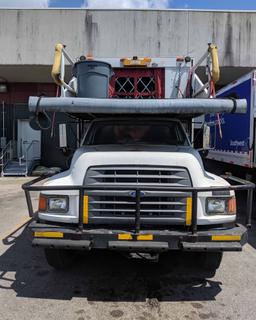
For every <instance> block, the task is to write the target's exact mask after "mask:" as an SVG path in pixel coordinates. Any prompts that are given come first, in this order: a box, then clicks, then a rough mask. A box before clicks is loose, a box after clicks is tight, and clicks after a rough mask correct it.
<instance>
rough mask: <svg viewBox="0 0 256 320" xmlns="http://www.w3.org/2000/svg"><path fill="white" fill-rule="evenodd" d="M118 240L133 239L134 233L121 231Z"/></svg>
mask: <svg viewBox="0 0 256 320" xmlns="http://www.w3.org/2000/svg"><path fill="white" fill-rule="evenodd" d="M118 240H132V235H131V234H130V233H119V234H118Z"/></svg>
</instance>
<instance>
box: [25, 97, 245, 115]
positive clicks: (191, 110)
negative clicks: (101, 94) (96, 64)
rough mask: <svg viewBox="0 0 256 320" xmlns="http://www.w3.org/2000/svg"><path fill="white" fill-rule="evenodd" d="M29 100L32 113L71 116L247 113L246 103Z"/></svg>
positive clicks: (211, 101) (215, 101) (229, 101)
mask: <svg viewBox="0 0 256 320" xmlns="http://www.w3.org/2000/svg"><path fill="white" fill-rule="evenodd" d="M38 99H39V98H38V97H30V98H29V110H30V111H32V112H35V111H36V112H43V111H52V112H69V113H84V114H85V113H88V114H89V113H94V114H101V113H103V114H179V115H183V114H191V115H192V114H208V113H224V112H227V113H245V112H246V108H247V102H246V99H95V98H71V97H66V98H61V97H60V98H47V97H42V98H41V100H40V102H39V103H38Z"/></svg>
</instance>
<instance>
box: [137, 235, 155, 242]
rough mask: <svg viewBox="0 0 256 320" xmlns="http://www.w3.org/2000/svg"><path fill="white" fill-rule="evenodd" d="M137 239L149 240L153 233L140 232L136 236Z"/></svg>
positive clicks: (151, 238)
mask: <svg viewBox="0 0 256 320" xmlns="http://www.w3.org/2000/svg"><path fill="white" fill-rule="evenodd" d="M137 240H144V241H150V240H153V235H152V234H140V235H139V236H137Z"/></svg>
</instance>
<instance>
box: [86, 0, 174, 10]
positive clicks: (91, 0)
mask: <svg viewBox="0 0 256 320" xmlns="http://www.w3.org/2000/svg"><path fill="white" fill-rule="evenodd" d="M169 6H170V0H85V4H84V7H86V8H103V9H105V8H106V9H164V8H169Z"/></svg>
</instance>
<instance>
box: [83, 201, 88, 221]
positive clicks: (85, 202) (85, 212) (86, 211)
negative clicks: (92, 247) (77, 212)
mask: <svg viewBox="0 0 256 320" xmlns="http://www.w3.org/2000/svg"><path fill="white" fill-rule="evenodd" d="M88 215H89V197H88V196H84V212H83V222H84V224H88Z"/></svg>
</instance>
